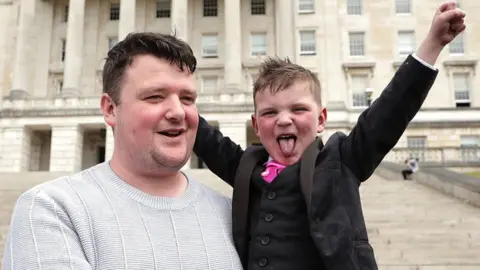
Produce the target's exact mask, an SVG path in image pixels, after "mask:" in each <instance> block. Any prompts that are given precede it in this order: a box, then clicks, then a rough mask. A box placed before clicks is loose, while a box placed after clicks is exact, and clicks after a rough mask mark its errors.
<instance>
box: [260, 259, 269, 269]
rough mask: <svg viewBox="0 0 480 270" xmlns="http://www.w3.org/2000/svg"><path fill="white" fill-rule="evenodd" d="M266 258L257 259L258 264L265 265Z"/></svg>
mask: <svg viewBox="0 0 480 270" xmlns="http://www.w3.org/2000/svg"><path fill="white" fill-rule="evenodd" d="M267 263H268V261H267V259H266V258H261V259H260V260H258V264H259V265H260V266H261V267H265V266H267Z"/></svg>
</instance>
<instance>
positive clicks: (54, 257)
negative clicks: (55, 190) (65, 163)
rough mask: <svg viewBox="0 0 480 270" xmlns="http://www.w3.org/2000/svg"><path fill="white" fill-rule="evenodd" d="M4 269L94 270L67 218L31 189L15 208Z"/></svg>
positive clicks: (43, 196) (4, 255) (53, 202)
mask: <svg viewBox="0 0 480 270" xmlns="http://www.w3.org/2000/svg"><path fill="white" fill-rule="evenodd" d="M3 269H4V270H23V269H31V270H35V269H39V270H40V269H59V270H61V269H79V270H91V269H93V268H92V266H91V265H90V264H89V262H88V261H87V259H86V256H85V254H84V253H83V250H82V246H81V244H80V239H79V237H78V235H77V233H76V232H75V231H74V227H73V225H72V223H71V222H70V219H69V216H68V214H67V213H66V212H65V211H64V210H63V209H62V207H60V206H59V205H58V204H57V202H55V201H54V199H52V198H51V197H50V196H48V195H47V194H46V193H44V192H42V191H41V190H39V189H32V190H29V191H27V192H25V193H24V194H22V195H21V196H20V198H19V199H18V200H17V203H16V205H15V209H14V211H13V215H12V221H11V224H10V229H9V233H8V235H7V239H6V244H5V251H4V254H3Z"/></svg>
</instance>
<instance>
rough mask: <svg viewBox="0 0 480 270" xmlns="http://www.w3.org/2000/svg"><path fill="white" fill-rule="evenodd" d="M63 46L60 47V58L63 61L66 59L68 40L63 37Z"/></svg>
mask: <svg viewBox="0 0 480 270" xmlns="http://www.w3.org/2000/svg"><path fill="white" fill-rule="evenodd" d="M60 42H61V48H60V59H61V60H62V62H63V61H65V52H66V50H67V40H66V39H62V40H61V41H60Z"/></svg>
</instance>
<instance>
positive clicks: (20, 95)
mask: <svg viewBox="0 0 480 270" xmlns="http://www.w3.org/2000/svg"><path fill="white" fill-rule="evenodd" d="M36 2H37V0H21V2H20V14H19V17H20V19H19V22H18V31H17V33H18V35H17V44H16V48H15V62H14V64H13V81H12V89H11V91H10V97H11V98H12V99H24V98H26V97H27V96H28V93H29V91H31V89H29V86H30V84H29V82H30V81H33V76H32V74H31V70H32V63H31V59H30V58H31V51H32V49H33V48H31V46H34V45H35V44H32V43H31V42H30V41H29V38H31V36H32V35H33V34H34V33H31V29H32V28H33V24H34V18H35V6H36ZM2 38H5V36H4V37H2Z"/></svg>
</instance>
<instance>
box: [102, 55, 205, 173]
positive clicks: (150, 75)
mask: <svg viewBox="0 0 480 270" xmlns="http://www.w3.org/2000/svg"><path fill="white" fill-rule="evenodd" d="M195 100H196V90H195V83H194V78H193V76H192V75H191V74H189V73H188V72H187V71H183V72H182V71H181V70H180V69H179V68H178V67H176V66H174V65H171V64H170V63H169V62H167V61H165V60H163V59H159V58H156V57H154V56H151V55H140V56H136V57H135V58H134V60H133V62H132V64H131V66H129V67H127V69H126V71H125V74H124V77H123V81H122V83H121V97H120V104H119V105H118V106H114V113H113V114H114V115H113V116H112V117H110V118H111V119H107V123H108V124H109V125H110V126H112V127H114V128H115V133H114V136H115V140H116V141H117V140H118V143H116V144H115V145H116V147H118V148H119V149H115V150H116V151H119V153H120V155H128V158H127V160H130V161H131V162H132V163H133V164H131V166H133V165H134V164H135V165H136V166H137V167H142V166H143V167H146V168H152V169H154V168H159V167H161V168H168V169H172V170H178V169H180V168H181V167H182V166H183V165H184V164H185V163H186V162H187V160H188V159H189V158H190V155H191V153H192V148H193V144H194V142H195V137H196V133H197V128H198V113H197V107H196V105H195ZM109 120H110V121H109Z"/></svg>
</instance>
